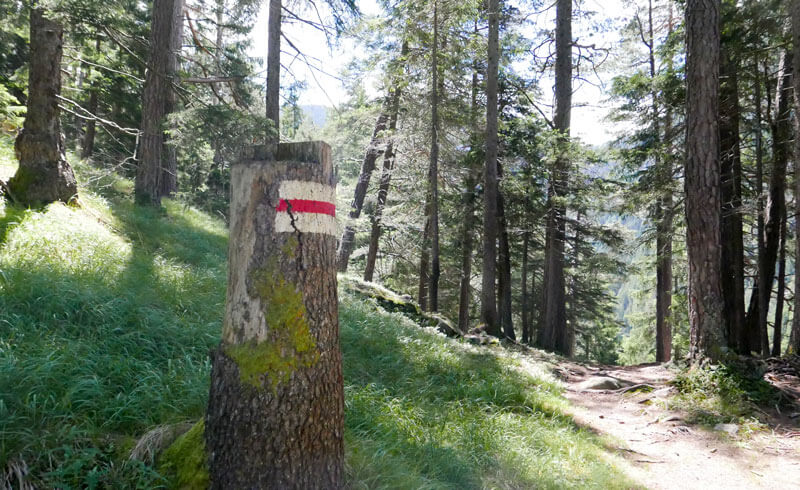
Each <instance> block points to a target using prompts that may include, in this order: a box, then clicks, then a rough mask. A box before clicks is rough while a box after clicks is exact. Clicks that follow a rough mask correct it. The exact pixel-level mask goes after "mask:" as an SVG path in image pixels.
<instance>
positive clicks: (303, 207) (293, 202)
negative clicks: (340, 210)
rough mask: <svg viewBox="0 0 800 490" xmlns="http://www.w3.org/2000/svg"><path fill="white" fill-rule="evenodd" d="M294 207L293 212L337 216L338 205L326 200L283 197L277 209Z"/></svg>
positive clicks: (283, 209)
mask: <svg viewBox="0 0 800 490" xmlns="http://www.w3.org/2000/svg"><path fill="white" fill-rule="evenodd" d="M289 206H291V207H292V212H293V213H317V214H327V215H329V216H336V205H335V204H333V203H330V202H325V201H311V200H309V199H289V200H286V199H281V201H280V202H279V203H278V207H277V208H275V210H276V211H278V212H280V211H288V210H289Z"/></svg>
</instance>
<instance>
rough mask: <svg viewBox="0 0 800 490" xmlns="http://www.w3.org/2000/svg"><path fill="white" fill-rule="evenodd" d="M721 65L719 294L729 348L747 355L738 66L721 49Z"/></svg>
mask: <svg viewBox="0 0 800 490" xmlns="http://www.w3.org/2000/svg"><path fill="white" fill-rule="evenodd" d="M721 56H722V59H721V65H720V93H719V100H720V102H719V103H720V121H719V133H720V145H721V148H720V172H721V178H722V180H721V186H720V190H721V199H722V221H721V226H722V269H721V270H722V294H723V298H724V300H725V322H726V326H727V336H728V344H729V346H730V347H731V348H732V349H733V350H734V351H736V352H738V353H742V354H744V353H747V352H748V349H747V335H746V333H747V332H746V328H745V310H744V238H743V233H742V160H741V151H740V142H739V112H740V111H739V84H738V80H737V77H738V75H737V73H738V69H739V67H738V65H737V63H736V61H735V60H734V59H733V58H732V55H731V53H730V48H729V47H726V46H725V43H723V45H722V51H721Z"/></svg>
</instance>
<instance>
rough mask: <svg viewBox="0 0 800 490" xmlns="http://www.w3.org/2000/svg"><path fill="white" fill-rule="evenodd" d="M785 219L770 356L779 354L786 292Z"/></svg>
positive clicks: (782, 228) (782, 231)
mask: <svg viewBox="0 0 800 490" xmlns="http://www.w3.org/2000/svg"><path fill="white" fill-rule="evenodd" d="M786 221H787V220H786V219H784V220H783V221H781V249H780V252H778V290H777V297H776V299H775V322H774V323H773V333H772V356H773V357H778V356H780V355H781V340H782V339H781V336H782V335H783V333H782V327H783V295H784V293H785V292H786Z"/></svg>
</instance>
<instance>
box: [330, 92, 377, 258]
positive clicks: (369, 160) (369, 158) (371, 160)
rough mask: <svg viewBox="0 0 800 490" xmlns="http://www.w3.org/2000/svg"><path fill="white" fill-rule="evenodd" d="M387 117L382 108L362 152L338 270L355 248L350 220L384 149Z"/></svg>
mask: <svg viewBox="0 0 800 490" xmlns="http://www.w3.org/2000/svg"><path fill="white" fill-rule="evenodd" d="M388 118H389V117H388V114H387V112H386V110H385V108H384V109H382V111H381V114H380V115H379V116H378V119H377V121H375V129H374V130H373V131H372V138H370V140H369V147H367V151H366V152H365V153H364V160H363V161H362V162H361V171H360V172H359V174H358V182H356V189H355V191H354V192H353V201H352V202H351V203H350V213H349V214H348V216H347V217H348V219H349V220H350V222H348V223H347V224H346V225H345V227H344V231H343V232H342V237H341V238H340V239H339V249H338V250H337V252H336V264H337V269H338V270H339V272H345V271H347V265H348V262H350V256H351V255H352V254H353V249H354V248H355V244H356V243H355V240H356V226H355V223H352V221H353V220H357V219H358V218H359V217H360V216H361V209H362V208H363V207H364V199H365V198H366V197H367V189H368V188H369V181H370V179H372V172H373V171H375V161H377V159H378V157H379V156H380V155H381V154H382V153H383V151H384V150H383V146H382V139H383V136H384V132H385V131H386V121H387V120H388Z"/></svg>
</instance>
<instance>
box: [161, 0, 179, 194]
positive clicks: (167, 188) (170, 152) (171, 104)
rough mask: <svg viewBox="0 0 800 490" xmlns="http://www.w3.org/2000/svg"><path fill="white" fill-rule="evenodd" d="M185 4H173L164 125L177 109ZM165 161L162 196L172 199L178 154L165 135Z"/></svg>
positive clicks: (177, 2)
mask: <svg viewBox="0 0 800 490" xmlns="http://www.w3.org/2000/svg"><path fill="white" fill-rule="evenodd" d="M183 2H184V0H173V4H172V22H173V24H172V28H171V31H170V38H169V57H168V59H167V61H168V64H167V80H169V82H170V84H169V86H168V87H167V91H166V93H165V94H164V95H165V97H164V115H165V119H164V124H167V120H166V116H169V115H170V114H172V113H173V112H175V110H176V109H177V99H176V92H175V88H174V87H175V85H176V84H177V83H178V72H179V70H180V57H179V54H180V52H181V47H182V46H183ZM163 151H164V153H163V155H164V157H163V158H164V160H163V162H162V163H161V196H162V197H171V196H173V195H175V193H176V192H177V191H178V152H177V148H176V147H175V145H174V144H171V143H169V136H168V135H167V134H164V149H163Z"/></svg>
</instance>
